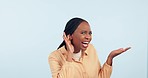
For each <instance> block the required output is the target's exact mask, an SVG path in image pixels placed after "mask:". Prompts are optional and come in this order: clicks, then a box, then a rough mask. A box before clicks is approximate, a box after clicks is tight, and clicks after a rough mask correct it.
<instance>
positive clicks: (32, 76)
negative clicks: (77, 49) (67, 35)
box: [0, 0, 148, 78]
mask: <svg viewBox="0 0 148 78" xmlns="http://www.w3.org/2000/svg"><path fill="white" fill-rule="evenodd" d="M73 17H81V18H83V19H85V20H87V21H88V22H89V23H90V26H91V29H92V31H93V39H92V42H91V43H92V44H93V45H94V46H95V48H96V50H97V53H98V56H99V60H100V62H101V64H103V63H104V62H105V60H106V58H107V56H108V54H109V53H110V52H111V51H112V50H115V49H118V48H121V47H123V48H125V47H129V46H130V47H132V48H131V49H130V50H129V51H127V52H126V53H124V54H121V55H120V56H117V57H116V58H115V59H114V62H113V72H112V75H111V78H147V44H148V42H147V39H148V37H147V35H148V34H147V28H148V0H122V1H120V0H105V1H104V0H73V1H72V0H71V1H70V0H63V1H62V0H1V1H0V78H51V72H50V68H49V64H48V54H50V53H51V52H53V51H54V50H56V49H57V47H58V46H59V44H60V43H61V42H62V40H63V39H62V35H63V30H64V27H65V24H66V23H67V21H68V20H69V19H71V18H73Z"/></svg>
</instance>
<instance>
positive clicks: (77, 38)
mask: <svg viewBox="0 0 148 78" xmlns="http://www.w3.org/2000/svg"><path fill="white" fill-rule="evenodd" d="M91 34H92V31H91V29H90V26H89V24H88V23H87V22H82V23H81V24H80V25H79V26H78V28H77V29H76V30H75V31H74V33H73V34H72V35H71V39H72V44H73V46H74V52H79V51H80V50H82V51H85V50H86V49H87V47H88V44H89V43H90V41H91V39H92V36H91Z"/></svg>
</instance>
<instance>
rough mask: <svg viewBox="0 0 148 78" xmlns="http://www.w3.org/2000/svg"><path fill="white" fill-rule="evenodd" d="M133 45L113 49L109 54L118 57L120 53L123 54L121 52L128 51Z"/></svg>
mask: <svg viewBox="0 0 148 78" xmlns="http://www.w3.org/2000/svg"><path fill="white" fill-rule="evenodd" d="M130 48H131V47H127V48H125V49H124V48H120V49H117V50H113V51H112V52H111V53H110V54H109V56H110V57H111V58H114V57H116V56H117V55H119V54H121V53H124V52H126V51H127V50H129V49H130Z"/></svg>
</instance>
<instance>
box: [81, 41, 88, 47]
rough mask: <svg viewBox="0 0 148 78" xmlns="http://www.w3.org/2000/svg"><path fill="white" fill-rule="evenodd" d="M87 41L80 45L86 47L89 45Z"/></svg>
mask: <svg viewBox="0 0 148 78" xmlns="http://www.w3.org/2000/svg"><path fill="white" fill-rule="evenodd" d="M89 43H90V42H89V41H84V42H82V46H83V48H87V47H88V45H89Z"/></svg>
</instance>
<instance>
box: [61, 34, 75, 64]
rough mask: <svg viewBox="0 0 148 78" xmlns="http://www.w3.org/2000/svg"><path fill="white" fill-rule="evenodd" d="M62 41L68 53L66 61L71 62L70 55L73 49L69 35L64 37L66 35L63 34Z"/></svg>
mask: <svg viewBox="0 0 148 78" xmlns="http://www.w3.org/2000/svg"><path fill="white" fill-rule="evenodd" d="M63 39H64V41H65V43H66V48H67V52H68V55H67V61H69V62H71V61H72V54H73V52H74V47H73V45H72V44H71V40H70V35H67V36H66V34H65V32H64V33H63Z"/></svg>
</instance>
